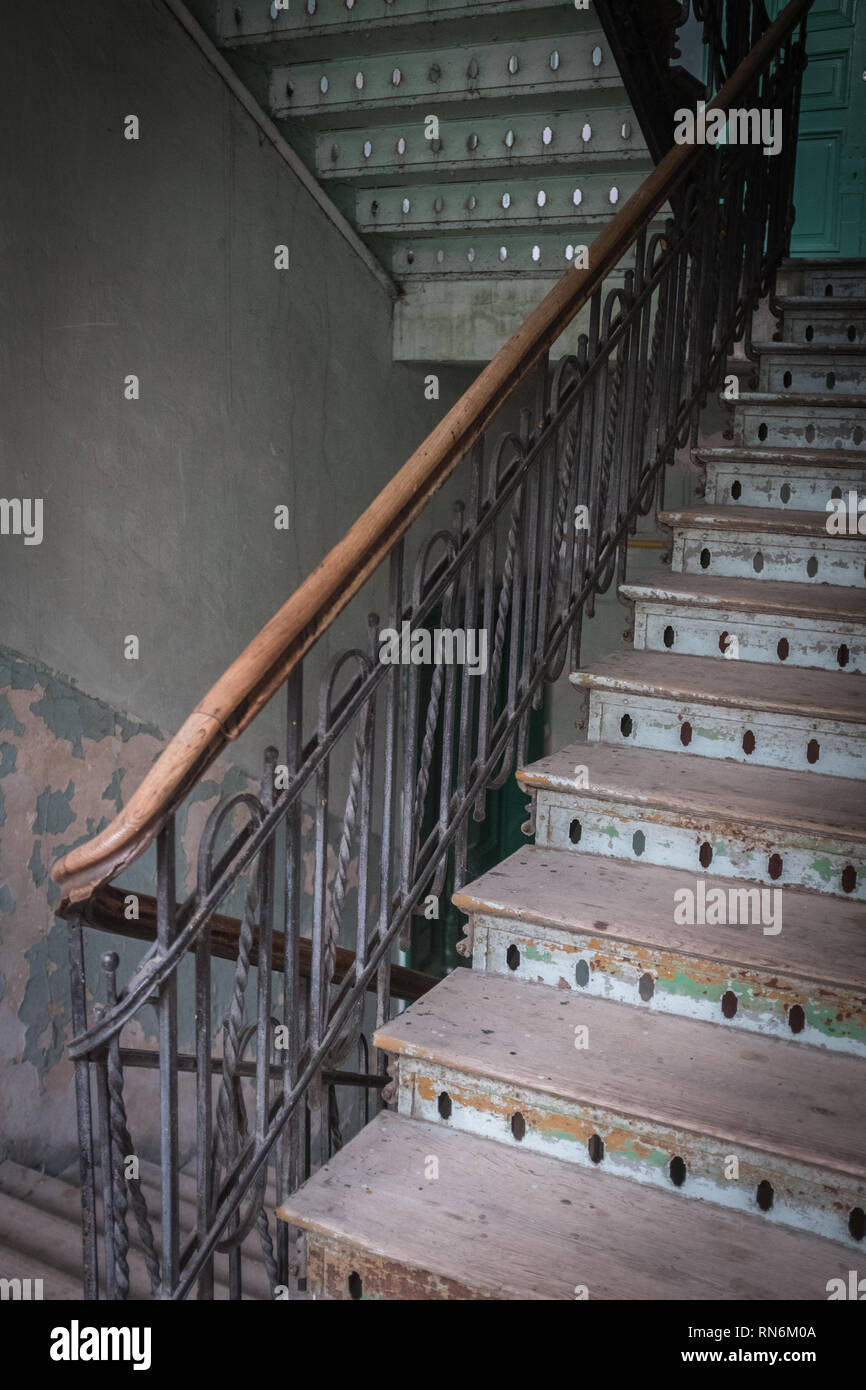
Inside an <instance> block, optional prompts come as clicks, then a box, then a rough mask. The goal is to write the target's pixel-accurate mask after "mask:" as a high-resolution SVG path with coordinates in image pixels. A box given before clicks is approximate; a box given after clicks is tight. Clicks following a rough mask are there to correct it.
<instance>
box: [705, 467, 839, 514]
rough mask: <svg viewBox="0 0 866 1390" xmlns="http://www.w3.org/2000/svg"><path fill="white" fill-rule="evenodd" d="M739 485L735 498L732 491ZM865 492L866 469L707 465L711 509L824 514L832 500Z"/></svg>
mask: <svg viewBox="0 0 866 1390" xmlns="http://www.w3.org/2000/svg"><path fill="white" fill-rule="evenodd" d="M735 483H737V484H739V487H738V488H737V489H736V493H737V495H736V496H734V493H733V492H732V488H733V487H734V484H735ZM852 491H854V492H856V491H859V492H860V495H861V496H863V495H864V493H866V466H857V465H852V467H851V468H819V467H817V466H815V467H813V466H811V465H810V467H809V470H808V472H807V471H806V470H805V469H801V468H799V467H798V466H795V465H787V464H782V463H776V464H773V463H769V462H767V463H765V464H758V463H752V462H746V461H743V462H741V463H734V462H725V463H716V462H714V461H713V460H710V461H709V462H708V463H707V476H706V494H705V498H704V500H705V501H706V503H707V505H710V506H724V507H737V506H739V507H773V508H777V507H786V508H787V509H788V510H789V511H792V512H824V511H826V510H827V502H828V501H829V499H830V498H831V497H833V496H834V495H835V496H841V497H844V496H845V495H846V494H847V493H848V492H852Z"/></svg>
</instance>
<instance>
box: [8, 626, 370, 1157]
mask: <svg viewBox="0 0 866 1390" xmlns="http://www.w3.org/2000/svg"><path fill="white" fill-rule="evenodd" d="M165 742H166V740H165V737H164V735H163V734H162V732H161V731H160V729H158V728H157V727H155V726H154V725H151V724H147V723H143V722H141V721H139V720H136V719H134V718H132V717H130V716H127V715H126V714H123V713H120V712H117V711H115V710H112V709H111V708H110V706H109V705H108V704H106V702H105V701H103V700H99V699H96V698H94V697H93V696H91V695H88V694H87V693H86V692H84V691H82V690H81V689H80V688H79V687H78V686H77V685H76V684H75V683H73V682H72V681H71V680H69V679H68V678H65V677H63V676H60V675H58V674H57V673H56V672H51V671H49V670H48V669H47V668H45V667H44V666H41V665H39V664H37V663H34V662H33V661H32V660H30V659H29V658H27V657H23V656H21V655H20V654H18V653H15V652H12V651H10V650H8V649H6V648H2V647H0V1161H2V1160H3V1158H6V1157H13V1158H15V1159H16V1160H17V1161H18V1162H21V1163H27V1164H30V1165H32V1166H40V1167H41V1166H43V1165H44V1166H45V1167H46V1168H47V1169H48V1170H49V1171H51V1172H60V1171H61V1170H62V1169H63V1168H64V1167H65V1166H66V1165H67V1164H69V1163H71V1162H72V1160H73V1159H74V1158H75V1157H76V1155H77V1145H76V1139H75V1116H74V1106H73V1095H72V1068H71V1066H70V1064H69V1062H68V1061H66V1059H65V1055H64V1048H65V1044H66V1042H67V1041H68V1040H69V1037H70V1035H71V1032H70V1027H71V1025H70V1014H69V985H68V967H67V942H66V925H65V923H64V922H62V921H60V920H59V919H57V918H55V917H54V915H53V909H54V905H55V904H56V902H57V898H58V889H57V887H56V885H55V884H54V883H53V882H52V880H51V879H50V877H49V875H48V868H49V866H50V865H51V864H52V863H53V862H54V861H55V859H57V858H59V856H60V855H61V854H64V853H66V852H67V851H68V850H70V849H73V848H74V847H75V846H76V845H78V844H81V843H83V842H84V841H85V840H88V839H90V838H91V836H93V835H95V834H97V833H98V831H100V830H101V829H103V827H104V826H105V825H107V824H108V822H109V821H110V820H111V818H112V817H113V816H114V814H115V813H116V811H117V809H118V807H119V805H120V803H121V798H122V795H123V789H124V788H125V787H126V786H129V787H135V786H136V785H137V783H138V782H139V781H140V780H141V778H142V777H143V776H144V774H145V772H146V771H147V770H148V768H149V767H150V765H151V764H152V762H153V761H154V759H155V758H156V757H157V756H158V755H159V753H160V752H161V751H162V749H163V747H164V746H165ZM255 790H256V786H255V782H254V779H252V778H251V777H248V776H247V775H246V774H245V773H244V772H242V771H241V770H239V769H238V768H237V767H235V766H232V765H230V764H227V763H225V762H218V763H217V764H215V765H214V767H213V768H212V769H211V772H210V775H209V776H208V777H207V778H206V779H205V780H203V781H202V782H200V783H199V784H198V785H197V786H196V788H195V789H194V791H193V792H192V793H191V794H190V796H189V797H188V798H187V800H186V801H185V802H184V804H183V806H182V808H181V810H180V812H179V814H178V820H177V830H178V835H177V844H178V858H177V887H178V896H179V897H185V896H186V895H187V894H188V893H189V892H190V891H191V890H192V888H193V885H194V879H195V864H196V855H197V852H198V845H199V840H200V838H201V834H202V831H203V829H204V826H205V823H206V821H207V818H208V816H209V815H210V813H211V812H212V811H213V810H214V808H215V807H216V806H217V804H218V803H219V801H220V799H221V798H222V797H224V796H228V795H233V794H234V793H236V792H239V791H253V792H255ZM302 856H303V858H302V862H303V866H304V880H303V882H302V885H301V888H302V914H303V916H304V917H305V918H308V917H309V911H310V903H311V901H312V892H313V864H314V854H313V820H312V817H311V816H308V815H305V816H304V817H303V818H302ZM357 882H358V874H357V862H356V861H352V862H350V865H349V871H348V879H347V895H346V912H345V920H346V921H351V917H352V912H353V911H354V906H355V897H354V894H355V890H356V888H357ZM118 883H119V885H120V886H122V887H124V888H127V889H128V890H129V891H130V892H138V893H151V894H152V893H153V892H154V891H155V861H154V854H153V851H150V852H149V853H148V854H147V855H145V856H143V858H142V859H141V860H140V861H139V862H138V863H137V864H135V865H133V866H132V867H131V868H130V869H129V870H127V871H126V872H125V873H124V874H123V875H121V877H120V878H119V880H118ZM242 891H243V890H242V889H241V890H239V891H238V892H237V893H236V895H235V899H234V900H232V899H230V898H229V899H226V900H225V902H224V904H223V906H222V910H223V911H225V912H228V913H230V914H239V913H240V911H241V902H240V897H241V893H242ZM86 937H87V978H88V985H89V989H90V994H91V999H94V998H95V999H101V998H104V993H103V990H102V988H101V984H102V981H101V977H100V969H99V956H100V954H101V953H102V952H103V951H106V950H109V949H110V950H113V951H116V952H117V953H118V955H119V956H120V970H119V975H120V978H121V980H123V979H125V978H126V977H127V976H128V974H129V972H130V971H131V970H132V968H133V967H134V965H135V964H136V962H137V961H138V960H139V959H140V957H141V955H142V954H143V951H144V949H145V946H144V945H143V944H142V943H141V942H137V941H131V940H126V939H124V938H121V937H116V936H113V935H109V934H106V933H101V932H96V931H89V932H87V933H86ZM232 980H233V973H232V967H231V965H230V964H229V963H228V962H223V961H214V964H213V1009H214V1014H213V1016H214V1019H215V1020H216V1023H217V1025H218V1024H219V1021H220V1020H221V1019H222V1018H223V1017H224V1015H225V1013H226V1012H227V1008H228V1002H229V996H230V991H231V988H232ZM180 981H181V983H180V1009H179V1045H180V1048H181V1050H182V1051H191V1050H192V1048H193V1035H192V1018H193V1010H192V997H193V996H192V971H191V962H187V963H186V965H185V967H184V968H182V971H181V977H180ZM255 989H256V972H255V970H252V971H251V972H250V979H249V983H248V987H247V998H248V1001H253V1000H254V999H255ZM279 989H280V979H279V978H278V979H277V981H276V982H275V991H276V995H277V998H279ZM155 1041H156V1031H155V1016H154V1015H152V1013H151V1012H150V1011H149V1010H144V1011H143V1012H142V1013H141V1014H140V1015H139V1016H138V1017H137V1019H136V1020H135V1021H134V1023H132V1024H131V1025H130V1026H129V1027H128V1028H127V1029H126V1030H125V1032H124V1044H125V1045H126V1046H130V1047H147V1046H150V1047H153V1046H154V1045H155ZM215 1050H216V1051H217V1052H219V1028H218V1027H217V1028H216V1048H215ZM155 1080H156V1078H155V1074H154V1073H151V1072H135V1071H129V1072H128V1073H127V1104H128V1111H129V1117H130V1130H131V1132H132V1134H133V1135H134V1138H135V1142H136V1146H137V1151H138V1152H139V1153H141V1155H142V1156H143V1157H145V1158H148V1157H151V1158H154V1159H156V1157H157V1152H158V1138H159V1134H158V1111H157V1108H156V1104H155ZM182 1110H183V1108H182ZM183 1113H184V1114H185V1115H186V1116H188V1115H190V1114H191V1107H186V1109H185V1110H183ZM182 1130H183V1127H182ZM182 1137H183V1135H182ZM190 1142H191V1140H190Z"/></svg>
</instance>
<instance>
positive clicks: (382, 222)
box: [354, 173, 641, 235]
mask: <svg viewBox="0 0 866 1390" xmlns="http://www.w3.org/2000/svg"><path fill="white" fill-rule="evenodd" d="M640 182H641V176H640V174H638V173H629V174H622V175H620V174H609V175H607V176H605V175H603V174H591V175H589V176H588V177H580V176H577V175H574V174H572V175H571V176H570V177H565V176H563V175H561V174H560V175H559V176H558V177H554V178H537V179H527V178H520V177H519V176H518V177H517V178H513V177H510V178H509V177H505V178H503V179H501V180H497V181H496V182H492V181H487V182H481V183H445V184H432V185H425V186H424V187H423V188H412V189H403V188H370V189H367V188H365V189H362V190H359V192H358V193H357V194H356V195H355V215H354V222H355V225H356V226H357V227H358V228H359V229H360V230H361V231H363V232H405V231H410V232H412V231H425V232H426V231H430V232H463V233H465V232H467V231H468V232H469V234H470V235H471V234H472V232H473V231H474V230H475V228H484V229H500V230H502V231H503V232H506V231H511V230H516V229H518V228H521V229H522V228H526V227H529V228H530V229H532V230H533V231H541V230H542V229H543V228H545V227H549V226H557V227H570V226H574V225H575V222H576V221H577V220H578V219H579V220H580V221H581V222H583V221H585V220H586V221H589V220H590V219H603V218H605V217H609V216H610V215H611V213H612V212H614V211H615V210H616V209H617V207H619V206H621V204H622V203H624V202H625V201H626V199H627V198H630V197H631V195H632V193H634V192H635V191H636V189H637V188H638V187H639V186H640Z"/></svg>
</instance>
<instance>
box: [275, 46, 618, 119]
mask: <svg viewBox="0 0 866 1390" xmlns="http://www.w3.org/2000/svg"><path fill="white" fill-rule="evenodd" d="M601 89H606V90H620V91H621V90H622V80H621V78H620V75H619V73H618V72H617V69H616V64H615V63H614V61H613V58H612V55H611V52H610V48H609V46H608V43H607V40H606V38H605V36H604V34H603V33H602V31H601V30H600V29H595V30H589V31H588V32H587V33H586V34H580V35H569V36H568V37H563V38H547V39H529V40H526V41H522V40H506V41H505V42H502V43H481V44H475V45H473V46H472V47H466V48H431V49H429V50H428V51H427V52H421V53H419V52H411V51H409V52H400V53H391V54H388V55H386V56H383V55H374V56H372V57H369V58H355V59H347V58H342V59H339V60H336V61H333V62H328V61H325V60H323V61H320V62H311V63H297V64H292V65H290V66H287V67H276V68H274V70H273V72H272V74H271V83H270V104H271V110H272V112H273V114H274V115H275V116H278V117H291V116H303V117H313V116H314V117H316V118H317V119H318V120H320V121H322V122H327V121H328V120H329V119H330V118H331V117H333V116H340V117H343V118H345V117H347V116H348V115H350V114H353V113H354V114H355V115H356V116H361V117H362V118H363V119H367V118H372V119H375V118H376V117H377V116H380V115H383V114H384V115H385V116H386V118H387V119H388V121H389V123H392V122H393V119H394V118H393V112H394V107H395V106H396V105H398V104H399V105H400V106H404V107H414V106H420V105H424V106H426V107H427V108H428V110H429V111H430V112H432V113H433V114H435V113H436V112H437V110H438V109H439V107H440V106H445V105H447V106H452V107H453V106H455V105H458V104H460V103H462V104H463V105H464V106H466V107H467V108H468V107H469V106H470V105H474V103H476V102H477V101H478V100H479V99H483V100H490V101H514V100H516V99H520V98H523V99H524V100H526V99H528V100H529V101H530V102H532V103H533V104H534V105H537V104H538V102H539V101H550V100H551V99H553V98H558V99H559V101H560V102H561V103H562V102H565V103H567V104H568V105H569V106H573V104H574V94H575V93H580V94H581V96H583V94H584V93H585V92H587V91H593V90H595V91H598V90H601Z"/></svg>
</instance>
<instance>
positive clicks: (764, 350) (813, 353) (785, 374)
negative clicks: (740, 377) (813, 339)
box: [753, 342, 866, 396]
mask: <svg viewBox="0 0 866 1390" xmlns="http://www.w3.org/2000/svg"><path fill="white" fill-rule="evenodd" d="M753 348H754V350H755V352H757V353H758V356H759V358H760V369H759V372H758V389H759V390H760V391H770V392H783V391H794V392H815V391H835V392H836V394H837V395H840V396H844V395H850V394H853V395H860V394H862V393H863V390H864V387H866V343H845V344H842V343H804V342H801V343H781V342H780V343H775V342H768V343H754V344H753Z"/></svg>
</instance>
